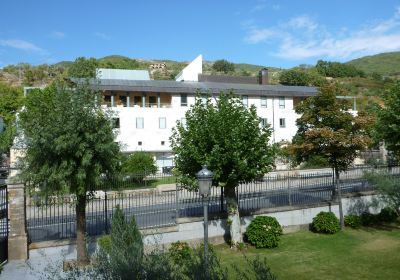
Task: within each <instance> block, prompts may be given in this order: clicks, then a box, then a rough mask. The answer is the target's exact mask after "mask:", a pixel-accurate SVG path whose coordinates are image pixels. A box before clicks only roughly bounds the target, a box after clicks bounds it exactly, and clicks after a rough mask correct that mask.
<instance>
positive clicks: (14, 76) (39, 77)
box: [0, 55, 281, 86]
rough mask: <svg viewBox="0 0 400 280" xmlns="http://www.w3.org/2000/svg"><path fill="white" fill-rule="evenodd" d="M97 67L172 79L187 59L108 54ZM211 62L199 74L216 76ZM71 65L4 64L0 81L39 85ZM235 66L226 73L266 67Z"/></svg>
mask: <svg viewBox="0 0 400 280" xmlns="http://www.w3.org/2000/svg"><path fill="white" fill-rule="evenodd" d="M94 60H95V63H96V65H97V67H100V68H101V67H102V68H114V69H115V68H117V69H132V70H134V69H144V70H149V71H150V75H151V78H152V79H154V80H172V79H174V78H175V76H176V75H178V73H179V72H180V71H181V70H182V69H183V68H184V67H185V66H186V65H188V63H189V62H186V61H183V62H180V61H173V60H158V59H157V60H152V59H135V58H129V57H126V56H121V55H110V56H105V57H102V58H98V59H94ZM161 63H162V64H165V66H164V67H163V68H159V69H152V68H151V65H152V64H161ZM213 63H214V62H213V61H204V64H203V73H205V74H214V75H218V74H220V73H215V72H213V70H212V64H213ZM72 64H73V62H72V61H60V62H57V63H55V64H51V65H47V64H42V65H37V66H33V65H30V64H26V63H24V64H17V65H8V66H6V67H4V68H3V69H0V81H4V82H6V83H8V84H11V85H14V86H21V85H24V86H42V85H45V84H48V83H50V82H51V81H52V80H54V79H56V78H62V77H66V76H67V75H68V68H69V67H70V66H71V65H72ZM234 65H235V71H234V72H232V73H229V75H235V76H256V75H258V72H259V70H260V69H262V68H264V67H266V66H263V65H253V64H246V63H238V64H234ZM267 68H269V69H270V80H271V82H272V83H278V76H279V75H278V74H279V72H280V71H281V69H279V68H273V67H267Z"/></svg>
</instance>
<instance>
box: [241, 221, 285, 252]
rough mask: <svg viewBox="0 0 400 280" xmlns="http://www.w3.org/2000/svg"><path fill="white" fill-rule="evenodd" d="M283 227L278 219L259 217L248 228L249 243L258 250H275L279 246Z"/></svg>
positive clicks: (246, 234)
mask: <svg viewBox="0 0 400 280" xmlns="http://www.w3.org/2000/svg"><path fill="white" fill-rule="evenodd" d="M282 233H283V231H282V227H281V225H280V224H279V222H278V221H277V220H276V218H273V217H269V216H258V217H256V218H255V219H254V220H253V221H252V222H251V223H250V225H249V226H248V227H247V230H246V233H245V236H246V238H247V241H248V242H249V243H250V244H252V245H254V246H256V248H274V247H277V246H278V243H279V240H280V236H281V235H282Z"/></svg>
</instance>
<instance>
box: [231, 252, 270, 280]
mask: <svg viewBox="0 0 400 280" xmlns="http://www.w3.org/2000/svg"><path fill="white" fill-rule="evenodd" d="M245 260H246V264H245V265H244V269H243V270H241V269H240V268H239V267H238V266H235V265H232V266H233V268H234V270H235V274H236V279H240V280H253V279H256V280H276V279H277V278H276V277H275V275H274V274H273V273H272V271H271V269H270V268H269V266H268V262H267V258H266V257H264V258H262V259H261V257H260V256H256V257H255V258H252V259H249V258H247V257H245Z"/></svg>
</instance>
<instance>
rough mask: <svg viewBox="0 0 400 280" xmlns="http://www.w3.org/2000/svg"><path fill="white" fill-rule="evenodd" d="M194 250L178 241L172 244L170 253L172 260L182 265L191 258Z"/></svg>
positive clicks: (185, 243)
mask: <svg viewBox="0 0 400 280" xmlns="http://www.w3.org/2000/svg"><path fill="white" fill-rule="evenodd" d="M192 251H193V250H192V248H190V247H189V244H188V243H187V242H181V241H177V242H174V243H172V244H171V247H170V248H169V249H168V253H169V255H170V256H171V259H172V260H173V261H174V262H175V263H178V264H181V263H183V262H185V261H187V260H188V259H190V258H191V254H192V253H193V252H192Z"/></svg>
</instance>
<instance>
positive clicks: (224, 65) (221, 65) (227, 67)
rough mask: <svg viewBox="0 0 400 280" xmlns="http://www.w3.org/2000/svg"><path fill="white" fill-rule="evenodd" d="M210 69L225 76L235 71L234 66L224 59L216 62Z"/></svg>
mask: <svg viewBox="0 0 400 280" xmlns="http://www.w3.org/2000/svg"><path fill="white" fill-rule="evenodd" d="M212 69H213V70H214V71H217V72H223V73H225V74H227V73H229V72H234V71H235V64H233V63H232V62H229V61H227V60H225V59H220V60H216V61H215V62H214V64H213V65H212Z"/></svg>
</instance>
